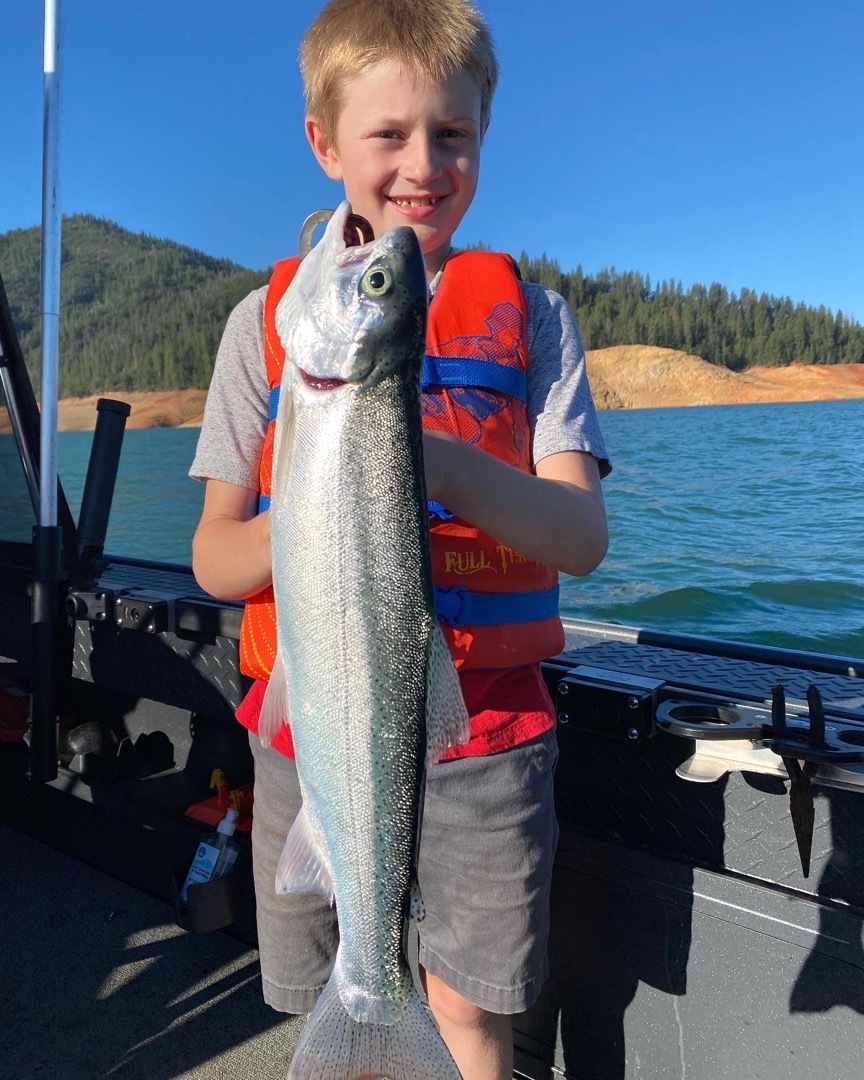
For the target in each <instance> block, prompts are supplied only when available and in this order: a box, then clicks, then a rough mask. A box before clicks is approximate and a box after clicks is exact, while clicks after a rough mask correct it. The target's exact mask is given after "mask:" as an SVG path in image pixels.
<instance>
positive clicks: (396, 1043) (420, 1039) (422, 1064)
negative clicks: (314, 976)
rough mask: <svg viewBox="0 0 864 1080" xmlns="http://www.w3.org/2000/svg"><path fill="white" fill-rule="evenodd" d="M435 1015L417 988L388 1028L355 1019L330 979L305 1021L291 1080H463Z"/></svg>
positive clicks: (291, 1072) (289, 1072) (290, 1071)
mask: <svg viewBox="0 0 864 1080" xmlns="http://www.w3.org/2000/svg"><path fill="white" fill-rule="evenodd" d="M460 1075H461V1074H460V1072H459V1070H458V1069H457V1068H456V1065H455V1063H454V1061H453V1059H452V1057H451V1056H450V1052H449V1051H448V1049H447V1047H446V1045H445V1044H444V1040H443V1039H442V1038H441V1036H440V1034H439V1033H438V1029H437V1027H436V1026H435V1021H434V1020H433V1019H432V1014H431V1013H430V1012H429V1011H428V1010H427V1009H426V1006H425V1005H424V1004H423V1002H422V1000H421V998H420V995H419V994H418V993H417V991H416V990H415V989H414V987H413V986H412V987H411V989H410V992H409V995H408V1000H407V1001H406V1003H405V1006H404V1010H403V1012H402V1016H401V1017H399V1018H398V1019H397V1020H396V1021H395V1022H391V1023H387V1024H377V1023H370V1022H364V1023H358V1022H357V1021H355V1020H352V1018H351V1016H350V1015H349V1013H348V1011H347V1010H346V1008H345V1005H344V1004H343V1002H342V999H341V997H340V995H339V990H338V988H337V985H336V979H335V978H333V977H331V979H330V981H329V982H328V983H327V985H326V986H325V987H324V990H323V992H322V994H321V997H320V998H319V999H318V1001H317V1003H316V1005H315V1008H314V1009H313V1010H312V1015H311V1016H310V1017H309V1019H308V1020H307V1021H306V1024H305V1026H304V1028H303V1034H302V1035H301V1036H300V1041H299V1042H298V1043H297V1049H296V1050H295V1051H294V1055H293V1057H292V1058H291V1067H290V1068H289V1069H288V1080H332V1078H333V1077H336V1076H338V1077H340V1080H356V1078H358V1077H366V1076H387V1077H389V1078H390V1080H460Z"/></svg>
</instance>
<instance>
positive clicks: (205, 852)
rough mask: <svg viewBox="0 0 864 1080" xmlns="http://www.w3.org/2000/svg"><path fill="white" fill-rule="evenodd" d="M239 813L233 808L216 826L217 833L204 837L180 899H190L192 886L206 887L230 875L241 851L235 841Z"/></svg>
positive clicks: (184, 883)
mask: <svg viewBox="0 0 864 1080" xmlns="http://www.w3.org/2000/svg"><path fill="white" fill-rule="evenodd" d="M236 822H237V811H236V810H235V809H234V808H233V807H232V808H231V809H230V810H229V811H228V812H227V813H226V815H225V817H224V818H223V819H222V820H221V821H220V822H219V824H218V825H217V826H216V832H215V833H208V834H207V836H204V837H202V839H201V842H200V843H199V845H198V850H197V852H196V853H195V858H194V859H193V860H192V865H191V866H190V867H189V873H188V874H187V875H186V880H185V881H184V882H183V888H182V889H181V890H180V899H181V900H188V899H189V894H188V890H189V886H190V885H204V884H206V883H207V882H208V881H217V880H218V879H219V878H222V877H225V875H226V874H229V873H230V872H231V870H232V868H233V866H234V863H235V862H236V861H237V855H238V852H239V849H238V848H237V843H236V841H235V840H234V839H233V837H234V830H235V829H236V827H237V825H236Z"/></svg>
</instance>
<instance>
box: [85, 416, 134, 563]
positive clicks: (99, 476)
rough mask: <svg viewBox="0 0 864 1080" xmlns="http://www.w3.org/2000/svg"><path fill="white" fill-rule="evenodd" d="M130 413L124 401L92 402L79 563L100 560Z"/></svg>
mask: <svg viewBox="0 0 864 1080" xmlns="http://www.w3.org/2000/svg"><path fill="white" fill-rule="evenodd" d="M131 411H132V409H131V406H130V405H128V404H127V403H126V402H125V401H114V400H112V399H111V398H99V400H98V401H97V402H96V412H97V416H96V429H95V431H94V432H93V445H92V446H91V447H90V460H89V462H88V464H87V478H86V480H85V481H84V493H83V495H82V498H81V512H80V514H79V515H78V559H79V562H80V563H86V562H89V561H90V560H92V559H98V558H101V556H102V552H103V550H104V547H105V536H106V534H107V532H108V519H109V517H110V516H111V503H112V501H113V499H114V488H115V485H116V483H117V469H118V467H119V464H120V451H121V450H122V448H123V435H124V432H125V430H126V420H127V418H128V416H129V413H130V412H131Z"/></svg>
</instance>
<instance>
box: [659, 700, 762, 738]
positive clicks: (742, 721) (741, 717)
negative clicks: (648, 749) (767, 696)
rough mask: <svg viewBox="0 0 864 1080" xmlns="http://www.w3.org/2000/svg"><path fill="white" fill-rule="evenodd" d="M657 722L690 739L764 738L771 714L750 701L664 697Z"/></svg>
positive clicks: (672, 732)
mask: <svg viewBox="0 0 864 1080" xmlns="http://www.w3.org/2000/svg"><path fill="white" fill-rule="evenodd" d="M655 719H656V723H657V726H658V727H659V728H660V729H661V730H663V731H668V732H669V733H670V734H672V735H681V736H683V737H684V738H689V739H761V738H764V735H765V725H766V723H767V722H768V714H767V713H766V712H765V711H764V710H759V709H754V708H751V707H749V706H747V705H728V704H722V703H718V702H712V701H680V700H679V701H664V702H663V703H662V704H661V705H660V706H659V707H658V709H657V714H656V718H655Z"/></svg>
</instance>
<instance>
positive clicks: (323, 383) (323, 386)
mask: <svg viewBox="0 0 864 1080" xmlns="http://www.w3.org/2000/svg"><path fill="white" fill-rule="evenodd" d="M297 371H298V372H299V374H300V378H301V379H302V380H303V382H304V383H306V385H307V386H309V387H311V388H312V389H313V390H321V391H326V390H337V389H338V388H339V387H340V386H344V385H345V382H346V380H345V379H323V378H321V377H320V376H318V375H310V374H309V372H308V371H304V370H303V368H297Z"/></svg>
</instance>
